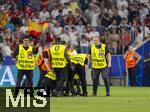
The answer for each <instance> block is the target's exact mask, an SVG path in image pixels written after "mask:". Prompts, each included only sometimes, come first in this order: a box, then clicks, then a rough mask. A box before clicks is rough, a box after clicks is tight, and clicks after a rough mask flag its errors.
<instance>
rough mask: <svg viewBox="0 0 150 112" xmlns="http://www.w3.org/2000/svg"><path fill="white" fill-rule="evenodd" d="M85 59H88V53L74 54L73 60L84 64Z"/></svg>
mask: <svg viewBox="0 0 150 112" xmlns="http://www.w3.org/2000/svg"><path fill="white" fill-rule="evenodd" d="M85 59H86V54H77V55H74V56H73V59H72V62H74V63H75V64H80V65H81V66H84V62H85Z"/></svg>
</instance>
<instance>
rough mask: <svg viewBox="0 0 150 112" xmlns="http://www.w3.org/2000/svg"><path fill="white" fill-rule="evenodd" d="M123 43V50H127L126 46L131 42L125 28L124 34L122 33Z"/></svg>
mask: <svg viewBox="0 0 150 112" xmlns="http://www.w3.org/2000/svg"><path fill="white" fill-rule="evenodd" d="M123 36H124V37H123V44H124V51H126V50H128V46H129V45H130V43H131V35H130V33H129V32H128V31H127V30H124V35H123Z"/></svg>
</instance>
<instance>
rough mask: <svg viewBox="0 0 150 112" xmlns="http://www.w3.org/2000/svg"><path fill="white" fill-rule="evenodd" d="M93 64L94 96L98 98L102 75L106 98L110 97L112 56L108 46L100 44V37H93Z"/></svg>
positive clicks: (91, 52)
mask: <svg viewBox="0 0 150 112" xmlns="http://www.w3.org/2000/svg"><path fill="white" fill-rule="evenodd" d="M89 56H90V58H91V62H92V71H91V75H92V81H93V96H97V88H98V84H99V76H100V73H101V75H102V78H103V80H104V84H105V88H106V96H110V85H109V80H108V67H111V54H110V52H109V50H108V49H107V46H106V45H105V44H103V43H101V42H100V37H99V36H96V37H93V44H92V45H91V47H90V49H89Z"/></svg>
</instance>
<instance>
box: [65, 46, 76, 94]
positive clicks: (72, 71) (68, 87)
mask: <svg viewBox="0 0 150 112" xmlns="http://www.w3.org/2000/svg"><path fill="white" fill-rule="evenodd" d="M67 53H68V56H69V58H70V61H71V64H72V66H73V67H74V68H72V67H71V66H70V64H67V71H68V78H67V83H66V88H65V89H64V90H65V93H64V96H69V92H71V95H72V96H75V95H76V94H75V90H74V75H75V66H76V65H75V63H72V58H73V56H74V55H76V54H77V52H76V50H75V49H74V47H73V46H72V45H69V44H68V45H67Z"/></svg>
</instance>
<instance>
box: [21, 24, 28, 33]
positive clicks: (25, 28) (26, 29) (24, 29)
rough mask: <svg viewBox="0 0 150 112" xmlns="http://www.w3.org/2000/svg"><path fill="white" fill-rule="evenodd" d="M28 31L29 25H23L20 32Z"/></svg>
mask: <svg viewBox="0 0 150 112" xmlns="http://www.w3.org/2000/svg"><path fill="white" fill-rule="evenodd" d="M27 31H28V26H22V27H21V28H20V32H22V33H24V34H25V33H26V32H27Z"/></svg>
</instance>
